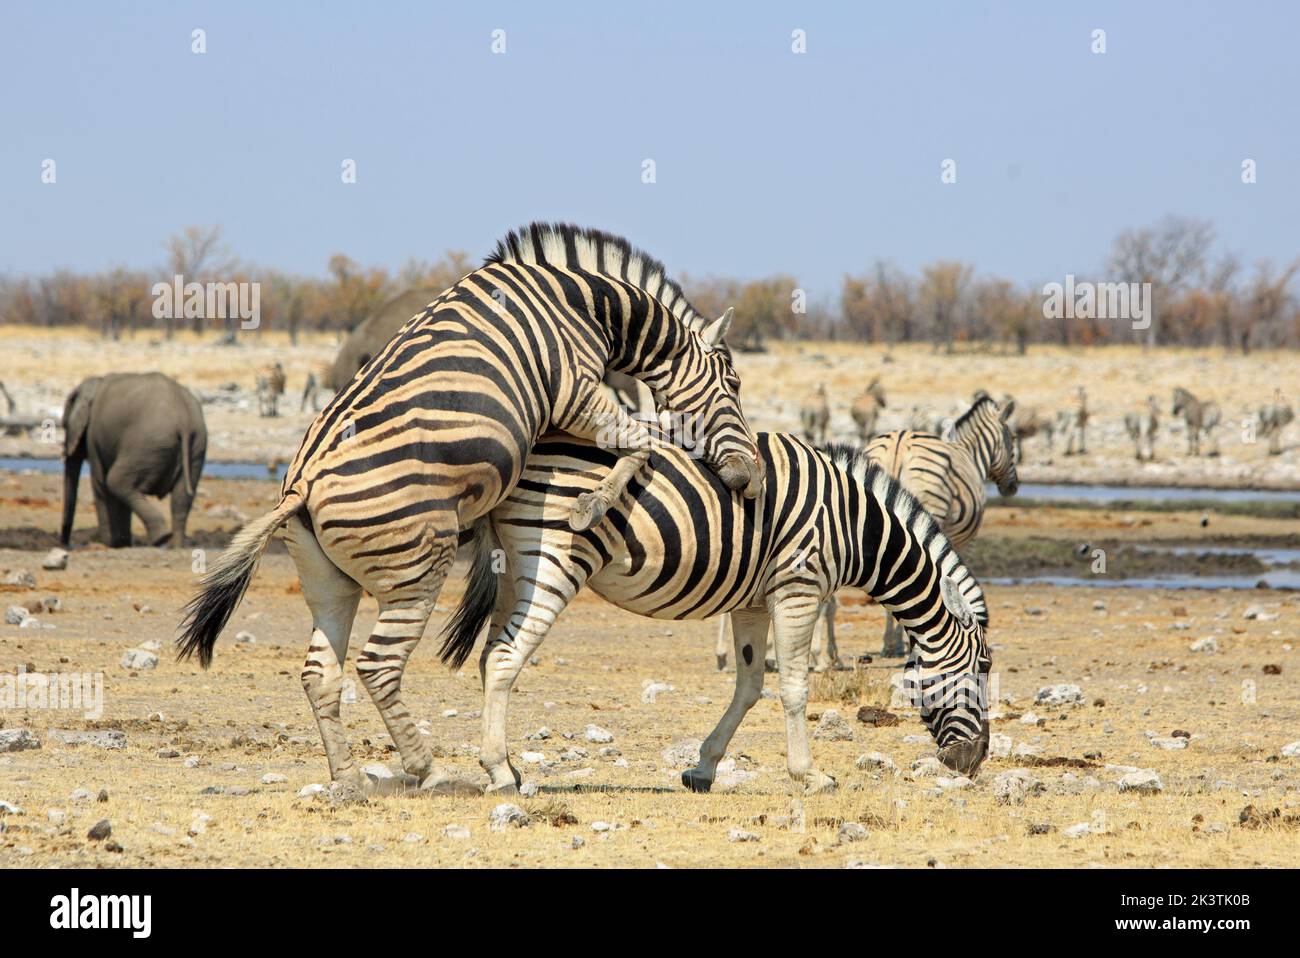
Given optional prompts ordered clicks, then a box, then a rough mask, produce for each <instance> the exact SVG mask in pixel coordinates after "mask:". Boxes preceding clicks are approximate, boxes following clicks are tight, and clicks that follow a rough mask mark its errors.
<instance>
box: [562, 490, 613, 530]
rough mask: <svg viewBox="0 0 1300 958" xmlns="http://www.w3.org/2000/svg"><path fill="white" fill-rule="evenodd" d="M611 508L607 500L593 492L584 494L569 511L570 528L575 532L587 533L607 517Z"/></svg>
mask: <svg viewBox="0 0 1300 958" xmlns="http://www.w3.org/2000/svg"><path fill="white" fill-rule="evenodd" d="M608 508H609V506H608V504H606V502H605V500H604V499H602V498H601V497H600V496H598V495H596V494H595V493H592V492H584V493H583V494H582V495H580V496H578V501H577V502H576V503H574V505H573V508H572V509H570V510H569V528H570V529H572V530H573V531H574V532H585V531H586V530H588V529H590V528H591V527H592V526H594V525H595V524H596V523H597V522H599V521H600V520H601V519H602V518H604V516H605V510H606V509H608Z"/></svg>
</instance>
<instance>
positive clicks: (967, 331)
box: [0, 217, 1300, 352]
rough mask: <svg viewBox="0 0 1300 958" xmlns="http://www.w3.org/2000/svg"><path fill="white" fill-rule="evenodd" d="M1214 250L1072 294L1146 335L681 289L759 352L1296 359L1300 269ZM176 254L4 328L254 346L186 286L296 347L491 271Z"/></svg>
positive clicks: (874, 283) (25, 295)
mask: <svg viewBox="0 0 1300 958" xmlns="http://www.w3.org/2000/svg"><path fill="white" fill-rule="evenodd" d="M1213 246H1214V233H1213V229H1212V227H1211V226H1210V225H1209V224H1208V223H1206V222H1203V221H1200V220H1192V219H1186V218H1182V217H1167V218H1166V219H1164V220H1162V221H1161V222H1159V223H1158V224H1156V225H1155V226H1153V227H1149V228H1144V229H1136V230H1129V231H1126V232H1124V233H1122V234H1121V235H1120V236H1119V237H1118V238H1117V239H1116V241H1115V243H1114V245H1113V247H1112V249H1111V252H1110V256H1109V258H1108V260H1107V263H1106V265H1105V267H1104V268H1102V269H1099V270H1096V271H1095V272H1090V273H1081V274H1078V275H1075V276H1073V277H1072V278H1071V279H1070V282H1071V283H1072V284H1073V285H1075V286H1086V285H1088V284H1089V283H1092V284H1119V283H1125V284H1130V283H1131V284H1144V283H1150V284H1151V286H1150V289H1151V291H1152V292H1151V295H1152V297H1153V303H1154V308H1153V310H1152V311H1151V313H1150V322H1149V324H1148V323H1145V322H1144V321H1140V322H1138V323H1137V324H1136V326H1135V323H1134V322H1133V321H1132V320H1131V318H1129V317H1127V316H1126V317H1124V318H1101V317H1098V316H1097V315H1095V312H1094V313H1090V312H1089V310H1088V309H1087V308H1083V304H1082V301H1081V304H1080V305H1081V308H1079V309H1077V310H1076V309H1073V308H1069V309H1065V310H1060V309H1057V310H1049V309H1045V308H1044V303H1045V301H1046V300H1047V297H1046V296H1045V295H1044V284H1045V283H1049V282H1050V283H1060V284H1062V285H1066V283H1067V278H1066V277H1049V278H1048V279H1046V280H1045V281H1044V283H1038V284H1036V285H1034V286H1032V287H1026V286H1018V285H1016V284H1014V283H1012V282H1011V281H1009V280H1006V279H1001V278H998V277H988V276H979V275H976V274H975V271H974V269H973V267H971V266H970V265H969V264H966V263H961V262H954V261H940V262H936V263H933V264H931V265H929V266H926V267H924V268H923V269H922V270H921V272H920V274H919V275H911V274H908V273H906V272H903V271H901V270H899V269H897V268H895V267H893V266H891V265H890V264H888V263H886V262H883V261H882V262H877V263H875V264H874V265H872V266H870V267H869V268H867V269H865V270H864V271H863V272H861V273H858V274H856V275H848V276H845V277H844V280H843V283H842V286H841V289H840V295H839V301H838V303H825V302H814V301H811V300H809V299H808V298H807V296H806V295H805V293H804V291H803V290H802V289H800V287H799V282H798V280H797V279H796V278H795V277H792V276H770V277H767V278H764V279H758V280H738V279H728V278H717V277H710V278H703V279H701V278H697V277H691V276H687V275H679V276H678V277H677V278H678V279H680V280H681V282H682V285H683V286H684V287H685V289H686V291H687V294H688V295H689V296H690V298H691V301H692V302H693V303H694V304H695V306H696V307H697V308H699V309H700V310H701V311H703V312H705V313H706V314H709V315H717V314H719V313H721V312H722V311H723V310H724V309H726V307H728V306H732V305H734V306H735V307H736V327H735V332H733V334H732V340H733V342H735V343H736V344H737V345H738V346H740V347H742V348H752V349H758V348H762V345H763V343H764V342H765V341H766V340H768V339H839V340H850V341H866V342H878V343H884V344H887V345H892V344H894V343H902V342H916V341H920V342H929V343H932V344H933V346H934V348H935V349H936V350H940V349H942V350H947V351H952V350H958V349H961V350H972V349H979V350H1002V351H1017V352H1023V351H1024V350H1026V349H1027V348H1028V347H1029V345H1030V344H1032V343H1060V344H1064V345H1076V344H1078V345H1089V344H1103V343H1123V342H1141V343H1144V344H1146V345H1161V344H1169V345H1182V346H1202V347H1204V346H1220V347H1224V348H1227V349H1231V350H1240V351H1242V352H1249V351H1250V350H1251V349H1259V348H1272V347H1285V348H1297V347H1300V301H1298V300H1297V297H1296V296H1295V295H1294V294H1293V293H1292V291H1291V283H1292V280H1293V279H1294V278H1295V276H1296V273H1297V270H1300V262H1297V263H1292V264H1290V265H1288V266H1285V267H1281V268H1275V267H1274V266H1272V265H1271V264H1269V263H1267V262H1261V263H1258V264H1255V265H1254V266H1252V267H1250V268H1244V267H1242V265H1241V264H1240V263H1239V262H1238V260H1237V259H1235V258H1234V257H1233V256H1232V255H1230V254H1223V255H1219V256H1217V257H1216V256H1212V255H1211V254H1212V248H1213ZM165 248H166V251H167V257H166V262H165V264H164V265H163V266H161V267H159V268H158V269H157V270H152V271H150V270H127V269H116V270H112V271H110V272H107V273H100V274H96V275H84V274H78V273H73V272H70V271H67V270H59V271H56V272H55V273H53V274H51V275H48V276H39V277H26V276H24V277H3V276H0V322H2V323H12V324H17V323H22V324H30V325H35V326H86V327H91V328H98V329H99V330H100V332H101V333H102V334H103V335H104V336H108V337H114V338H116V337H120V336H123V335H127V336H130V335H134V334H136V333H137V332H142V331H148V332H149V333H150V334H151V335H157V334H161V335H163V336H167V337H170V336H171V335H173V334H174V333H175V332H176V331H177V330H180V329H191V330H195V331H198V332H203V331H211V332H213V333H215V334H217V335H225V336H227V337H235V336H237V335H255V333H250V332H246V331H242V330H240V328H239V321H238V319H237V318H235V319H230V320H223V319H211V318H207V319H205V318H200V317H193V318H188V319H186V318H184V317H183V316H182V317H179V318H175V317H173V318H169V317H163V318H155V315H154V302H155V297H154V295H153V293H152V292H151V291H152V289H153V287H154V285H155V284H157V283H171V282H172V281H173V277H174V276H183V277H184V279H185V281H186V282H198V283H208V282H214V283H253V282H256V283H258V284H260V285H259V290H260V322H259V325H258V330H265V329H273V330H287V331H288V332H289V334H290V335H291V336H293V337H296V336H297V334H298V333H299V332H300V331H303V330H339V331H347V330H351V329H352V328H353V327H354V326H356V325H357V324H358V323H359V322H361V320H363V319H364V318H365V317H366V316H368V315H369V314H370V313H371V312H373V311H374V310H375V309H376V308H377V307H378V306H380V305H381V304H382V303H383V302H384V301H385V300H387V299H388V298H389V297H391V296H394V295H397V294H398V293H401V292H403V291H405V290H407V289H411V288H414V287H417V286H423V287H426V288H434V289H442V288H445V287H446V286H449V285H450V284H452V283H454V282H455V281H456V280H458V279H459V278H460V277H461V276H463V275H464V274H465V273H467V272H469V271H470V270H471V269H473V268H474V267H475V266H476V265H478V262H479V261H478V260H477V259H476V258H474V257H472V256H470V255H469V254H468V253H463V252H451V253H446V254H444V255H443V257H442V258H441V259H439V260H438V261H436V262H432V263H430V262H425V261H419V260H412V261H411V262H409V263H407V264H406V265H405V266H404V267H402V268H401V269H400V270H398V271H397V272H395V273H393V272H389V271H388V270H387V269H384V268H381V267H362V266H359V265H358V264H357V263H355V262H353V261H352V260H351V259H349V258H348V257H347V256H344V255H343V254H336V255H335V256H333V257H331V259H330V261H329V263H328V276H327V277H325V278H304V277H300V276H293V275H289V274H287V273H282V272H280V271H277V270H267V269H260V268H254V267H250V266H247V265H245V264H242V263H240V262H239V261H238V260H237V259H236V258H235V257H234V256H233V255H231V253H230V252H229V251H228V250H227V248H226V247H225V246H224V245H223V244H222V241H221V231H220V228H218V227H209V228H200V227H190V228H188V229H185V230H184V231H182V232H181V233H178V234H177V235H175V236H173V237H172V238H171V239H169V240H168V241H167V243H166V244H165ZM1068 288H1073V286H1070V287H1068ZM1100 298H1104V296H1103V297H1100Z"/></svg>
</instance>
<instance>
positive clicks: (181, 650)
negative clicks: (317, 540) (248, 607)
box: [176, 492, 302, 669]
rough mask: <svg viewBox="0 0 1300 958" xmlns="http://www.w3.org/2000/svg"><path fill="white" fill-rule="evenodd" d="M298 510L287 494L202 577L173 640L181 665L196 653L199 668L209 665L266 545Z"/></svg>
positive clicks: (297, 501)
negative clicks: (196, 593) (220, 636)
mask: <svg viewBox="0 0 1300 958" xmlns="http://www.w3.org/2000/svg"><path fill="white" fill-rule="evenodd" d="M300 508H302V496H301V495H300V494H298V493H297V492H290V493H288V494H287V495H286V496H285V497H284V498H283V499H281V500H280V504H279V505H278V506H276V507H275V508H274V509H273V510H272V511H270V512H268V513H267V514H266V515H264V516H262V517H260V518H258V519H254V520H253V521H252V522H250V523H248V524H247V525H246V526H244V528H242V529H240V530H239V532H237V533H236V534H235V538H234V539H232V540H231V541H230V546H229V547H228V548H227V549H226V551H225V552H223V553H221V557H220V558H218V559H217V561H216V562H215V563H214V564H213V566H212V568H211V569H209V570H208V572H207V574H206V575H204V577H203V582H202V584H201V588H200V589H199V594H198V595H196V596H195V597H194V598H192V599H190V601H189V604H188V605H186V606H185V618H184V619H183V620H182V621H181V634H180V635H179V636H178V637H177V638H176V657H177V659H180V660H182V661H184V660H185V659H188V658H189V657H190V656H192V655H193V654H194V653H195V652H197V653H198V654H199V664H200V665H202V666H203V667H204V668H205V669H206V668H207V667H208V666H209V665H211V664H212V647H213V646H214V645H216V644H217V636H219V635H220V634H221V630H222V629H224V628H225V627H226V623H227V622H228V621H230V616H231V613H233V612H234V611H235V607H236V606H238V605H239V602H240V600H241V599H243V597H244V593H245V592H246V591H247V590H248V583H249V582H251V581H252V579H253V573H254V572H255V571H256V569H257V562H258V560H259V559H260V558H261V557H262V553H263V552H264V551H265V550H266V545H267V543H268V542H270V541H271V536H272V535H273V534H274V533H275V530H276V529H278V528H280V526H282V525H284V524H285V522H287V521H288V520H289V517H290V516H292V515H293V514H294V513H295V512H297V511H298V510H299V509H300Z"/></svg>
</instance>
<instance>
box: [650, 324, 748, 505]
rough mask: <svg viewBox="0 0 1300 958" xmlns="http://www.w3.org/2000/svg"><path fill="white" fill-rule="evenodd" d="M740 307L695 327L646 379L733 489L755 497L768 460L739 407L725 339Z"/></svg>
mask: <svg viewBox="0 0 1300 958" xmlns="http://www.w3.org/2000/svg"><path fill="white" fill-rule="evenodd" d="M735 312H736V310H735V307H731V308H729V309H728V310H727V311H726V312H725V313H723V314H722V315H721V316H720V317H719V318H718V319H716V320H715V321H714V322H712V323H710V324H708V325H707V326H705V327H704V328H703V329H701V330H699V331H698V332H696V331H694V330H692V331H690V332H689V333H688V335H687V336H685V337H684V338H683V341H682V342H683V345H682V348H681V349H680V350H679V351H678V354H677V355H676V356H675V357H674V358H673V359H672V360H671V369H670V370H668V371H665V372H663V373H661V374H660V375H658V376H656V375H654V372H653V371H651V370H647V372H646V374H645V375H644V381H645V382H646V384H647V385H649V386H650V389H651V391H652V393H653V394H654V400H655V405H656V406H657V407H658V408H660V409H662V410H667V411H668V412H670V413H671V414H672V415H674V416H678V417H681V418H682V419H683V420H684V421H686V422H688V423H690V424H691V427H692V428H691V430H690V432H691V438H690V441H691V443H692V445H693V447H694V452H695V454H697V455H699V456H700V458H702V459H703V460H704V462H705V464H706V465H708V466H709V468H710V469H712V470H713V471H714V472H715V473H717V475H718V478H719V479H721V480H722V482H723V484H724V485H726V487H727V488H728V489H733V490H739V491H741V492H743V493H744V495H745V497H746V498H748V499H753V498H755V497H756V496H757V495H758V493H759V491H760V490H761V489H762V488H763V472H764V466H763V460H762V458H761V457H760V456H759V454H758V441H757V440H756V439H755V438H754V433H753V430H751V429H750V428H749V423H748V422H746V421H745V414H744V412H743V411H742V410H741V408H740V377H739V376H738V375H737V374H736V370H735V368H734V367H733V366H732V362H731V353H730V351H729V350H728V349H727V347H726V343H725V342H724V337H725V336H726V334H727V330H728V329H729V328H730V326H731V320H732V317H733V316H734V315H735Z"/></svg>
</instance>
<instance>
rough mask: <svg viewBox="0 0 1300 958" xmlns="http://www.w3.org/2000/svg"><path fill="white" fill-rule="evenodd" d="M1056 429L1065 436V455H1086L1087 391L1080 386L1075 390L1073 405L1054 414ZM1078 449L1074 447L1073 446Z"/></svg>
mask: <svg viewBox="0 0 1300 958" xmlns="http://www.w3.org/2000/svg"><path fill="white" fill-rule="evenodd" d="M1056 431H1057V432H1059V433H1062V434H1064V435H1065V437H1066V443H1065V454H1066V455H1067V456H1073V455H1076V454H1077V455H1080V456H1083V455H1086V454H1087V452H1088V391H1087V390H1086V389H1084V388H1083V387H1082V386H1080V387H1079V388H1078V389H1077V390H1076V391H1075V399H1074V405H1073V406H1071V407H1070V408H1069V409H1062V410H1061V411H1060V412H1059V413H1057V414H1056ZM1076 445H1077V446H1078V449H1077V450H1076V449H1075V446H1076Z"/></svg>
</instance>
